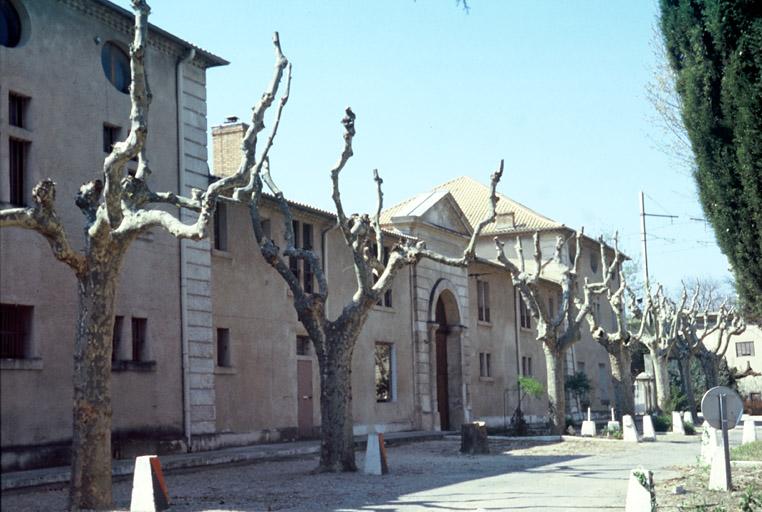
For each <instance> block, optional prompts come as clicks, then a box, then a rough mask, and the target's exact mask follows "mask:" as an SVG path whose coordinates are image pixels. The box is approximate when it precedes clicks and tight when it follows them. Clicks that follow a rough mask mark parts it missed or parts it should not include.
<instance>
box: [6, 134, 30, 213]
mask: <svg viewBox="0 0 762 512" xmlns="http://www.w3.org/2000/svg"><path fill="white" fill-rule="evenodd" d="M28 155H29V142H27V141H24V140H19V139H14V138H10V139H9V140H8V164H9V165H8V169H9V170H10V176H9V178H10V183H9V185H10V187H9V188H10V202H11V204H12V205H13V206H26V200H25V193H24V189H25V188H26V183H25V181H26V166H27V156H28Z"/></svg>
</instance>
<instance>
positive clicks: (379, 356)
mask: <svg viewBox="0 0 762 512" xmlns="http://www.w3.org/2000/svg"><path fill="white" fill-rule="evenodd" d="M393 351H394V345H392V344H391V343H376V350H375V358H376V402H392V401H394V374H393V372H394V367H393V366H394V365H393V361H392V354H393Z"/></svg>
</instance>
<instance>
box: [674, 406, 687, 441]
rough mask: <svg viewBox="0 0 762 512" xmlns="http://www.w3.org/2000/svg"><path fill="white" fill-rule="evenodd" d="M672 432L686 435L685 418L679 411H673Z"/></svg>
mask: <svg viewBox="0 0 762 512" xmlns="http://www.w3.org/2000/svg"><path fill="white" fill-rule="evenodd" d="M672 433H673V434H682V435H685V427H684V426H683V418H682V416H680V413H679V412H677V411H672Z"/></svg>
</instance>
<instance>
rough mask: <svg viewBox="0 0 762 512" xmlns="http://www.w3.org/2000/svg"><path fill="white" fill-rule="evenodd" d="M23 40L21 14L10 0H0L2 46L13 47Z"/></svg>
mask: <svg viewBox="0 0 762 512" xmlns="http://www.w3.org/2000/svg"><path fill="white" fill-rule="evenodd" d="M20 42H21V16H19V12H18V11H17V10H16V8H15V7H13V4H12V3H11V2H10V0H0V46H7V47H8V48H13V47H14V46H18V44H19V43H20Z"/></svg>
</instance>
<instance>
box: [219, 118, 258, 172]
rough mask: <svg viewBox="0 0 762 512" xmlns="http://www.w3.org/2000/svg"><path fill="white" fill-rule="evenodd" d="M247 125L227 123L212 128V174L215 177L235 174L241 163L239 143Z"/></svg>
mask: <svg viewBox="0 0 762 512" xmlns="http://www.w3.org/2000/svg"><path fill="white" fill-rule="evenodd" d="M248 128H249V125H247V124H246V123H229V124H224V125H221V126H214V127H212V158H213V166H212V173H213V174H214V175H215V176H230V175H232V174H235V172H236V171H237V170H238V166H239V164H240V163H241V141H242V140H243V136H244V135H245V134H246V130H247V129H248Z"/></svg>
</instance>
